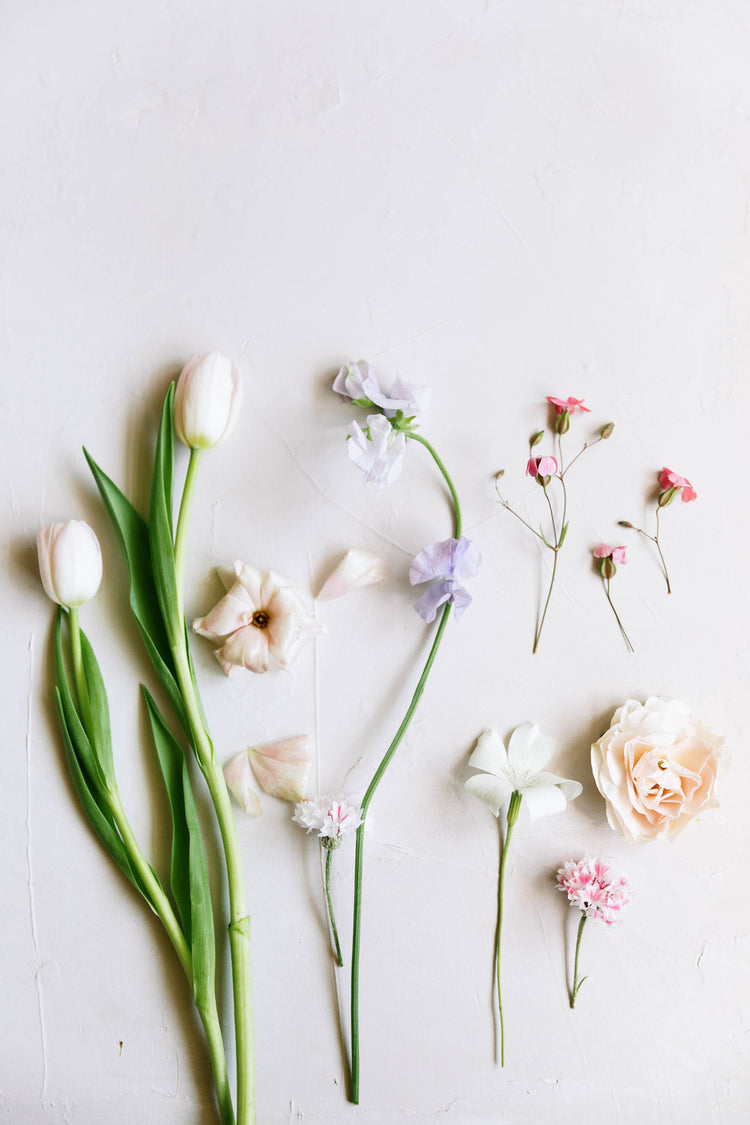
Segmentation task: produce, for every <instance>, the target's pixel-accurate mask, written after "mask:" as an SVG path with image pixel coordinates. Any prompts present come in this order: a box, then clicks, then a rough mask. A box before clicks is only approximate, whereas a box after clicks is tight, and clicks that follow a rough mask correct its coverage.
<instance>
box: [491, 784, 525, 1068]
mask: <svg viewBox="0 0 750 1125" xmlns="http://www.w3.org/2000/svg"><path fill="white" fill-rule="evenodd" d="M522 798H523V794H522V793H520V792H519V791H518V790H517V789H514V790H513V792H512V793H511V796H510V802H509V803H508V815H507V820H506V828H505V839H504V841H503V844H502V851H501V852H500V877H499V879H498V883H497V947H496V950H495V981H496V984H497V1009H498V1013H499V1016H500V1066H505V1023H504V1020H503V993H502V987H501V980H500V940H501V938H502V933H503V899H504V897H505V896H504V890H505V864H506V861H507V859H508V845H509V844H510V838H511V836H512V835H513V828H514V826H515V823H516V821H517V820H518V813H519V811H520V808H521V800H522Z"/></svg>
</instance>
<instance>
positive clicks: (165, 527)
mask: <svg viewBox="0 0 750 1125" xmlns="http://www.w3.org/2000/svg"><path fill="white" fill-rule="evenodd" d="M173 400H174V383H172V384H171V385H170V388H169V390H168V391H167V397H166V399H165V400H164V409H163V410H162V415H161V423H160V425H159V437H158V438H157V442H156V456H155V458H154V476H153V480H152V482H151V506H150V509H149V520H148V532H149V547H150V551H151V568H152V573H153V576H154V583H155V585H156V594H157V597H158V599H159V608H160V609H161V616H162V620H163V622H164V627H165V628H166V630H167V636H168V638H169V641H170V644H172V645H174V644H176V643H178V638H180V635H181V632H182V630H183V622H182V620H181V615H180V610H179V600H178V597H177V575H176V573H175V562H174V536H173V531H172V475H173V467H174V424H173V417H172V415H173Z"/></svg>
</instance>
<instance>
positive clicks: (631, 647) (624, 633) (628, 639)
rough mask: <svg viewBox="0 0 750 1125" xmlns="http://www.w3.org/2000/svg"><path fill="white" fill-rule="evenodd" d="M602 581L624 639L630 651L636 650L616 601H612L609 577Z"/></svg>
mask: <svg viewBox="0 0 750 1125" xmlns="http://www.w3.org/2000/svg"><path fill="white" fill-rule="evenodd" d="M602 581H603V582H604V593H605V594H606V595H607V601H608V602H609V605H610V608H611V610H612V612H613V613H614V615H615V621H616V622H617V624H618V625H619V626H620V633H621V634H622V639H623V640H624V641H625V644H626V645H627V648H628V651H629V652H635V649H634V648H633V645H632V643H631V640H630V637H629V636H628V634H627V633H626V632H625V626H624V625H623V623H622V621H620V615H619V614H618V612H617V610H616V609H615V603H614V602H613V601H612V598H611V596H610V592H609V578H603V579H602Z"/></svg>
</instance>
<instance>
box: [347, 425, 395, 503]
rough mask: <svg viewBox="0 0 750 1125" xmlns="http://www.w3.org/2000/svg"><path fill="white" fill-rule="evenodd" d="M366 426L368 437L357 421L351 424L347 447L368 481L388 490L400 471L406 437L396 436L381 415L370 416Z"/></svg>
mask: <svg viewBox="0 0 750 1125" xmlns="http://www.w3.org/2000/svg"><path fill="white" fill-rule="evenodd" d="M367 426H368V430H369V437H368V435H367V434H366V433H365V432H364V430H362V429H361V427H360V426H359V425H358V424H357V423H356V422H352V424H351V425H350V427H349V440H348V441H347V443H346V448H347V449H348V451H349V456H350V457H351V459H352V461H353V462H354V464H355V465H357V466H358V467H359V468H360V469H361V470H362V472H363V473H364V474H365V480H366V481H369V482H370V483H371V484H374V485H375V487H376V488H385V486H386V485H388V484H392V483H393V481H394V480H395V479H396V477H397V476H398V475H399V473H400V472H401V466H402V463H403V460H404V452H405V451H406V438H405V437H404V435H403V434H400V433H397V432H396V430H394V429H393V426H392V425H391V423H390V422H389V421H388V419H387V418H384V417H383V415H382V414H371V415H370V416H369V418H368V419H367Z"/></svg>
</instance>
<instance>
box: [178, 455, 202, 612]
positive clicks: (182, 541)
mask: <svg viewBox="0 0 750 1125" xmlns="http://www.w3.org/2000/svg"><path fill="white" fill-rule="evenodd" d="M201 452H202V450H200V449H191V450H190V460H189V461H188V467H187V472H186V474H185V485H184V488H183V490H182V500H181V501H180V514H179V515H178V517H177V531H176V533H175V539H174V569H175V576H176V579H177V608H178V613H179V618H180V621H182V619H183V617H184V616H185V555H186V552H187V532H188V523H189V522H190V509H191V507H192V504H193V493H194V491H195V481H196V478H197V475H198V466H199V464H200V459H201Z"/></svg>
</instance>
